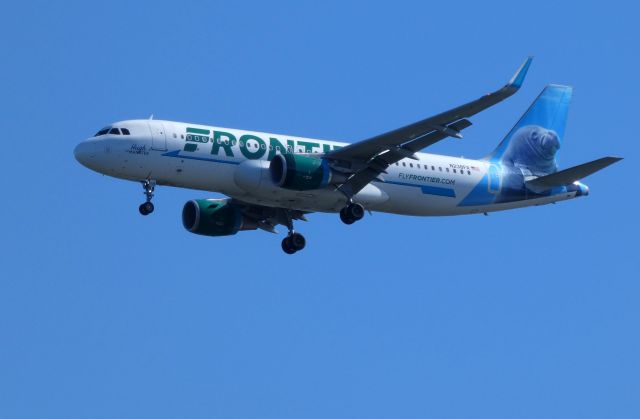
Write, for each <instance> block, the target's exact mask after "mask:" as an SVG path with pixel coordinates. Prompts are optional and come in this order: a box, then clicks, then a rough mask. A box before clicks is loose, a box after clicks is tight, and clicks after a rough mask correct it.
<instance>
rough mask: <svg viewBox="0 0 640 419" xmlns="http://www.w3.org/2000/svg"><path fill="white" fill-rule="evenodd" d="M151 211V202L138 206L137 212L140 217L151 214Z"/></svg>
mask: <svg viewBox="0 0 640 419" xmlns="http://www.w3.org/2000/svg"><path fill="white" fill-rule="evenodd" d="M153 209H154V208H153V204H152V203H151V202H145V203H144V204H142V205H140V207H139V208H138V211H140V214H142V215H149V214H151V213H152V212H153Z"/></svg>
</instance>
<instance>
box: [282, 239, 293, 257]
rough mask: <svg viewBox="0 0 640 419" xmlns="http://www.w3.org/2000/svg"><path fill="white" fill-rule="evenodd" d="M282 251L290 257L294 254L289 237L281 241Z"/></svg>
mask: <svg viewBox="0 0 640 419" xmlns="http://www.w3.org/2000/svg"><path fill="white" fill-rule="evenodd" d="M282 250H284V252H285V253H286V254H288V255H292V254H294V253H295V252H296V251H295V250H294V249H293V246H291V240H289V236H287V237H285V238H284V239H283V240H282Z"/></svg>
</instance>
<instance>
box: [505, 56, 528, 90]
mask: <svg viewBox="0 0 640 419" xmlns="http://www.w3.org/2000/svg"><path fill="white" fill-rule="evenodd" d="M532 60H533V57H532V56H529V57H527V59H526V60H525V62H524V63H522V65H521V66H520V68H519V69H518V71H516V74H514V75H513V77H511V80H509V83H507V86H509V87H514V88H516V89H519V88H520V86H522V82H524V78H525V76H526V75H527V71H529V66H531V61H532Z"/></svg>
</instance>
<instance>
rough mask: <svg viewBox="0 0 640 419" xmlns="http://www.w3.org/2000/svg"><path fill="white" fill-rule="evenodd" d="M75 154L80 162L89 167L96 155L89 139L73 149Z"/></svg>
mask: <svg viewBox="0 0 640 419" xmlns="http://www.w3.org/2000/svg"><path fill="white" fill-rule="evenodd" d="M73 155H74V156H75V158H76V160H78V163H80V164H82V165H83V166H86V167H89V165H90V164H91V160H92V159H94V158H95V157H96V155H95V148H94V147H92V144H90V143H88V142H87V141H83V142H81V143H80V144H78V145H77V146H76V148H74V149H73Z"/></svg>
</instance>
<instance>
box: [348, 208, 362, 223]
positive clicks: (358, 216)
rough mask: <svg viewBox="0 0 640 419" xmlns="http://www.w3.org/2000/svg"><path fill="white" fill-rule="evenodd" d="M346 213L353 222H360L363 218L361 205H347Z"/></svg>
mask: <svg viewBox="0 0 640 419" xmlns="http://www.w3.org/2000/svg"><path fill="white" fill-rule="evenodd" d="M346 213H347V214H348V215H349V217H350V218H352V219H353V221H360V220H362V218H363V217H364V206H362V204H349V205H347V209H346Z"/></svg>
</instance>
